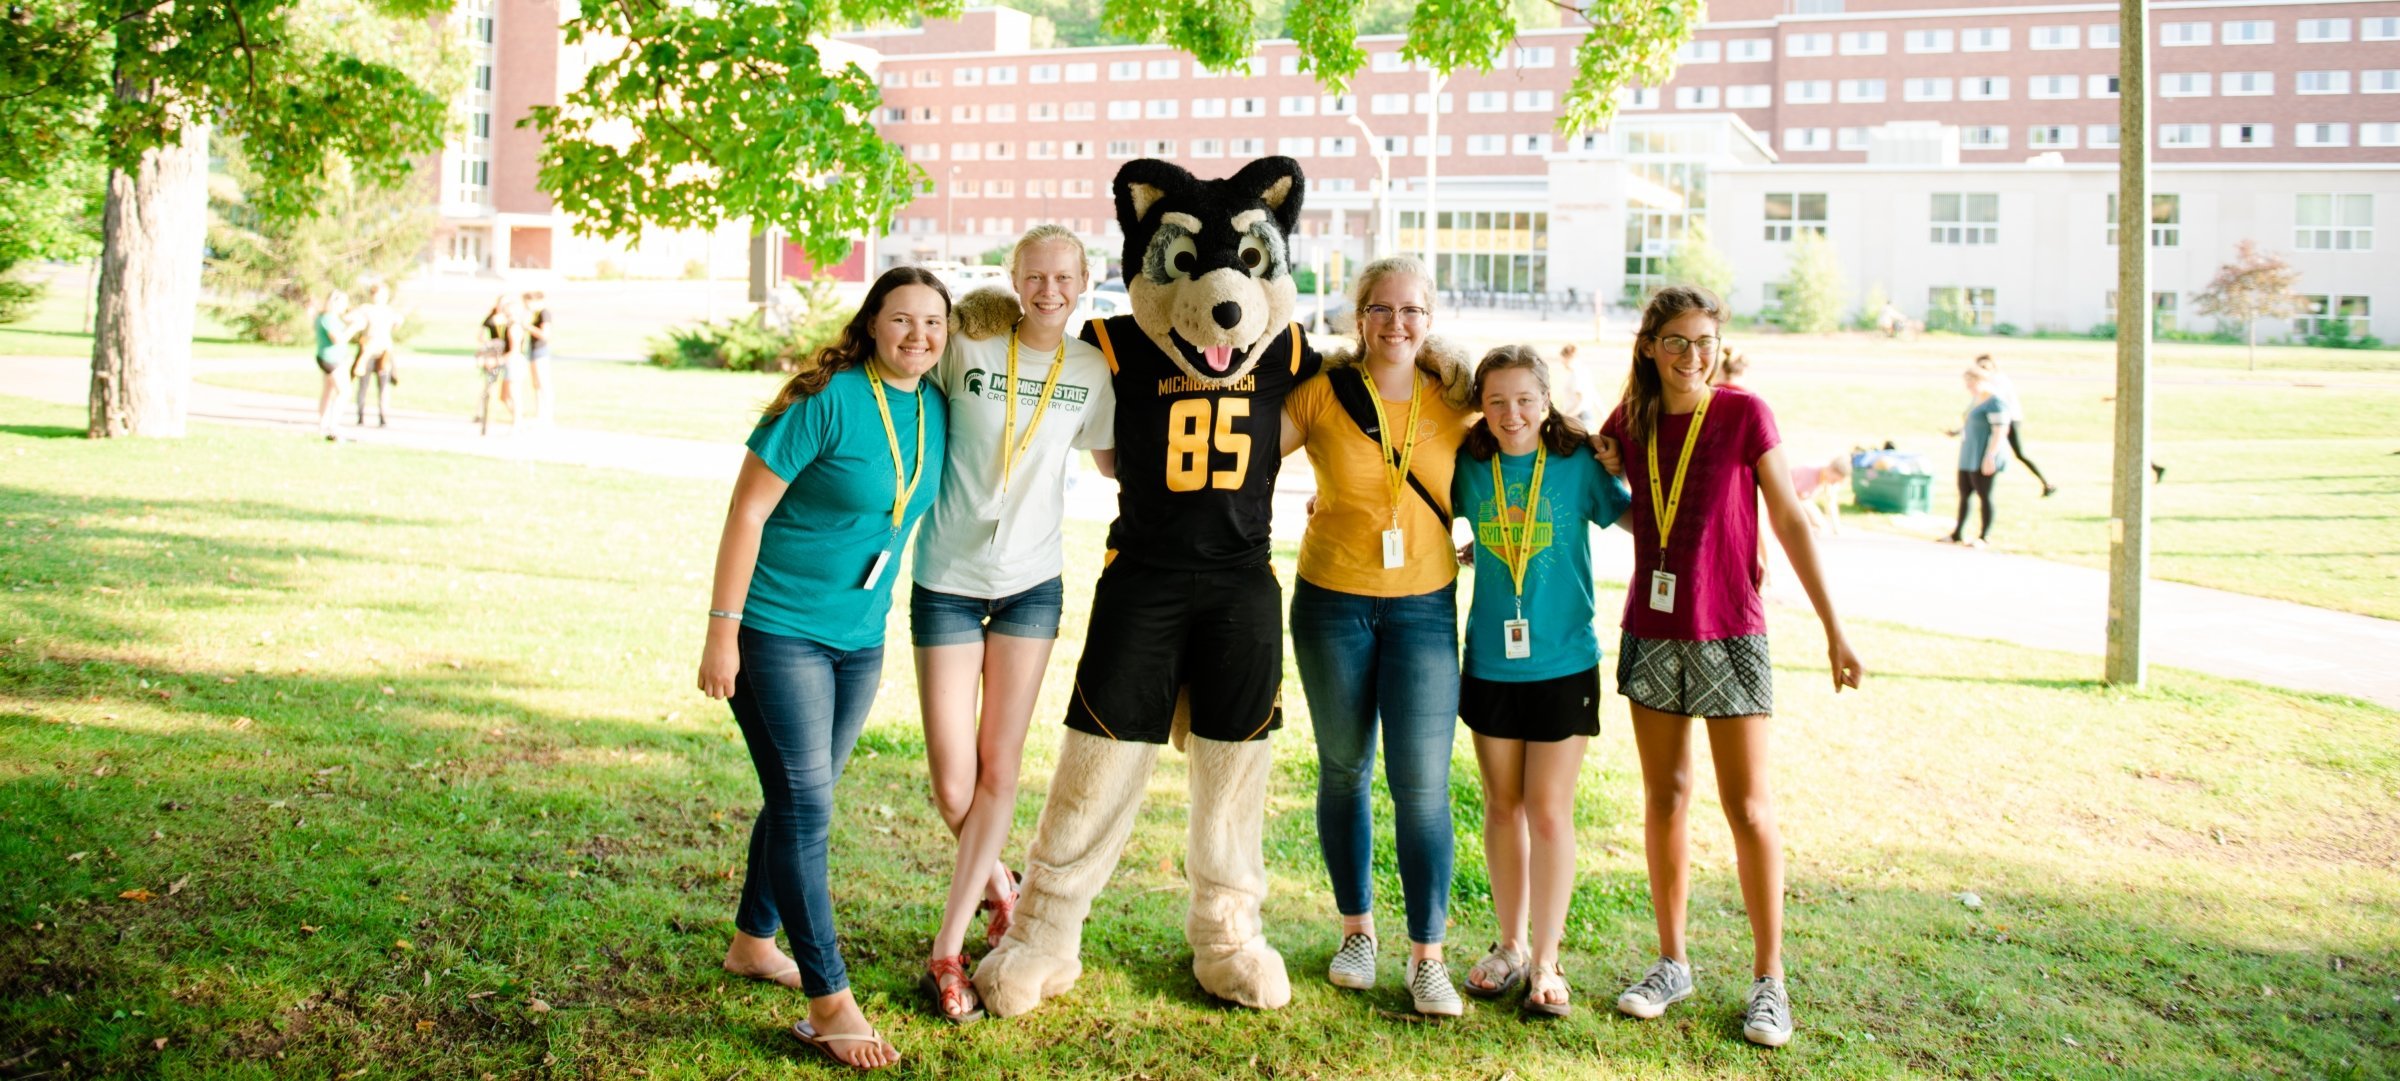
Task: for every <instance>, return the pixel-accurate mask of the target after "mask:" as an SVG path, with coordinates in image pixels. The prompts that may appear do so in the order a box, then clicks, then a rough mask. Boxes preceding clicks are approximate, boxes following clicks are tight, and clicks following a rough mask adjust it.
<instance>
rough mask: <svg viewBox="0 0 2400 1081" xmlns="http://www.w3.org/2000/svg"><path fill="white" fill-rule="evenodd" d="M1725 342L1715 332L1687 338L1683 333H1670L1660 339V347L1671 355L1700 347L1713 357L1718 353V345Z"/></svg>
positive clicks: (1680, 354)
mask: <svg viewBox="0 0 2400 1081" xmlns="http://www.w3.org/2000/svg"><path fill="white" fill-rule="evenodd" d="M1723 344H1725V342H1724V341H1723V340H1722V339H1720V338H1718V337H1717V336H1715V335H1713V334H1711V335H1704V336H1702V337H1698V338H1686V337H1684V336H1683V335H1681V334H1669V335H1667V336H1666V337H1664V338H1660V339H1659V340H1658V347H1659V348H1661V349H1664V350H1666V351H1667V352H1668V353H1669V354H1670V355H1673V356H1682V355H1683V354H1684V352H1685V351H1687V350H1691V349H1698V350H1699V351H1701V352H1703V353H1706V354H1708V355H1710V356H1712V357H1713V356H1715V355H1717V347H1718V346H1721V345H1723Z"/></svg>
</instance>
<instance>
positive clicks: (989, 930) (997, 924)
mask: <svg viewBox="0 0 2400 1081" xmlns="http://www.w3.org/2000/svg"><path fill="white" fill-rule="evenodd" d="M1024 882H1025V876H1023V875H1020V874H1018V873H1016V872H1015V871H1010V872H1009V873H1008V896H1007V898H1005V899H1003V900H998V901H993V900H988V899H987V900H985V901H984V902H983V904H982V905H980V906H978V907H980V908H982V909H983V910H984V911H986V912H989V913H991V914H992V917H991V919H989V920H986V921H984V924H983V944H984V946H985V947H986V948H987V949H996V948H998V947H999V945H1000V937H1001V936H1002V935H1005V934H1007V933H1008V928H1009V925H1010V924H1012V923H1015V922H1016V919H1017V899H1018V898H1019V897H1022V896H1024V890H1023V889H1021V888H1020V887H1022V886H1023V885H1024Z"/></svg>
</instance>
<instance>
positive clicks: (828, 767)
mask: <svg viewBox="0 0 2400 1081" xmlns="http://www.w3.org/2000/svg"><path fill="white" fill-rule="evenodd" d="M741 648H742V669H741V672H740V673H739V674H738V675H737V676H735V677H734V682H733V698H732V699H731V701H730V704H731V705H732V706H733V718H734V720H735V721H737V722H739V723H740V724H741V726H742V739H743V740H744V741H745V742H747V743H749V745H750V763H751V765H753V766H756V767H757V768H758V788H759V792H760V794H761V795H762V796H763V797H764V803H763V805H762V806H761V807H760V808H759V811H758V821H756V822H755V823H753V824H752V825H751V827H750V865H749V867H748V868H747V869H746V871H745V872H744V874H743V876H742V905H741V908H740V909H739V910H737V911H736V912H735V913H734V917H733V925H734V926H735V927H737V928H740V929H741V932H742V933H743V934H746V935H752V936H755V937H758V938H773V937H775V932H776V931H777V930H779V929H783V930H788V931H790V936H789V937H790V938H791V943H792V960H794V961H796V962H798V963H799V965H800V983H801V988H802V990H804V991H806V992H807V993H808V995H809V997H811V998H815V997H817V996H819V995H831V994H836V993H839V992H841V991H843V990H845V989H847V988H848V987H849V986H850V970H849V969H848V968H846V967H844V966H843V964H842V954H841V949H840V947H839V946H838V945H836V943H835V941H834V928H833V893H832V890H831V889H830V887H829V885H828V882H827V877H828V876H827V871H826V860H825V851H826V838H827V836H828V835H829V834H830V833H831V832H832V829H833V785H834V782H836V781H839V780H841V779H842V766H843V764H844V763H846V762H848V761H849V760H850V748H852V747H854V746H856V745H857V744H858V733H859V731H860V730H861V729H863V728H865V727H866V724H867V707H869V706H872V705H874V704H875V688H876V686H877V685H878V684H879V683H880V682H881V681H882V678H883V647H882V646H870V647H868V648H866V649H860V650H852V651H850V652H846V653H845V652H843V651H841V650H837V649H832V648H829V647H826V646H822V645H819V644H817V643H815V642H811V641H809V640H807V639H805V638H790V637H786V636H784V635H780V634H769V633H767V632H765V631H760V630H753V629H751V628H749V627H744V628H742V632H741ZM787 921H788V926H787Z"/></svg>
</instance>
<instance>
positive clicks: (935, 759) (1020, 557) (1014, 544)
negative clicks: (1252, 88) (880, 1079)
mask: <svg viewBox="0 0 2400 1081" xmlns="http://www.w3.org/2000/svg"><path fill="white" fill-rule="evenodd" d="M1008 271H1009V282H1010V285H1011V287H1012V288H1013V289H1014V290H1015V291H1016V294H1017V301H1018V305H1019V307H1020V309H1021V311H1022V312H1023V315H1022V317H1021V318H1020V319H1019V320H1018V322H1017V324H1016V326H1015V328H1014V329H1012V330H1011V331H1010V332H1009V333H1007V334H1004V335H996V336H994V337H991V338H987V339H984V340H981V341H977V340H974V339H971V338H968V337H967V336H966V335H964V334H953V335H951V336H950V343H949V347H948V349H947V351H946V352H945V353H944V354H943V357H942V361H941V363H940V364H939V365H937V366H936V367H935V368H934V372H933V376H932V379H933V381H934V385H935V386H936V387H938V388H939V389H940V390H941V392H942V393H943V394H945V395H947V396H948V398H949V402H950V444H949V445H950V453H949V458H948V461H947V462H945V463H944V465H943V468H942V488H941V495H940V497H939V499H938V501H937V502H936V503H935V504H934V508H933V512H932V513H931V514H929V515H927V516H926V519H925V526H924V528H923V529H921V530H920V531H919V532H918V533H917V553H916V571H915V576H916V583H915V589H914V590H913V591H912V592H911V594H910V597H909V617H910V634H911V637H912V638H913V639H914V640H915V644H916V654H917V688H918V697H919V701H920V703H921V705H922V708H923V712H924V719H925V752H926V753H925V758H926V764H927V766H928V768H929V769H930V770H931V772H932V774H933V802H934V806H935V807H936V808H938V809H939V810H940V811H941V813H942V820H943V821H944V822H945V823H947V824H948V825H949V827H950V831H951V832H952V833H954V834H956V835H957V836H958V860H957V864H956V867H955V869H954V870H953V872H952V877H951V881H950V896H949V901H948V903H947V904H946V905H945V906H944V908H943V910H942V925H941V928H940V930H939V931H938V932H936V934H935V935H934V939H933V953H932V956H931V957H930V958H929V959H928V960H927V961H926V966H925V969H926V971H925V983H926V986H927V989H928V991H930V993H931V994H932V996H933V999H934V1007H935V1009H937V1010H938V1011H940V1013H941V1014H942V1016H943V1017H946V1018H948V1019H950V1020H952V1021H960V1022H963V1021H969V1020H973V1019H975V1018H976V1017H979V1016H981V1015H982V1012H983V1007H982V1004H981V1002H980V1001H978V999H977V998H976V994H975V986H974V984H972V983H971V982H969V981H968V978H967V966H966V948H965V947H966V934H967V925H968V923H969V922H971V921H972V920H973V919H974V917H975V912H976V909H977V902H978V901H981V902H982V906H981V907H983V908H988V909H990V910H991V912H992V917H991V920H990V921H989V923H988V924H987V925H986V926H985V929H984V932H985V935H984V937H985V939H986V941H987V942H998V941H999V940H1000V936H1001V934H1002V933H1003V932H1005V931H1006V930H1007V929H1008V923H1009V919H1010V917H1011V916H1012V915H1013V914H1014V912H1015V909H1016V902H1017V891H1016V876H1015V875H1013V874H1011V873H1010V872H1009V870H1008V868H1007V867H1006V866H1005V865H1003V864H1002V863H1000V861H999V856H1000V850H1001V849H1002V848H1003V847H1005V846H1006V844H1007V842H1008V827H1009V823H1010V822H1011V821H1012V820H1014V819H1015V817H1016V803H1017V766H1018V760H1019V758H1020V757H1021V756H1022V754H1023V752H1024V748H1025V730H1026V726H1027V724H1028V723H1029V722H1030V721H1031V720H1032V717H1033V707H1034V700H1035V699H1036V698H1037V697H1038V696H1039V695H1040V694H1041V689H1042V672H1043V670H1044V669H1045V667H1046V666H1047V665H1048V664H1049V661H1050V647H1051V645H1052V643H1053V642H1055V641H1056V640H1057V638H1058V621H1059V613H1060V609H1061V607H1062V596H1061V589H1060V582H1059V570H1060V562H1061V556H1060V553H1059V520H1060V518H1061V517H1062V515H1063V513H1064V509H1065V503H1066V475H1067V469H1068V467H1069V466H1070V465H1071V464H1072V461H1073V457H1074V452H1075V451H1077V450H1086V451H1090V452H1091V455H1092V462H1093V464H1094V465H1095V466H1097V467H1098V468H1099V470H1100V472H1101V473H1102V474H1103V475H1114V474H1115V472H1116V451H1115V447H1116V398H1115V394H1114V392H1113V391H1112V390H1111V389H1110V387H1109V372H1108V362H1107V360H1106V359H1105V358H1103V357H1102V356H1101V355H1100V351H1099V350H1097V349H1094V348H1092V347H1091V346H1090V345H1087V344H1085V343H1084V342H1082V341H1080V340H1077V339H1075V338H1071V337H1068V336H1067V324H1068V322H1069V320H1070V319H1071V318H1072V317H1073V315H1074V312H1075V302H1076V299H1077V298H1078V297H1079V296H1081V295H1082V293H1083V289H1084V286H1085V284H1086V278H1085V270H1084V248H1083V241H1082V240H1081V239H1080V238H1078V237H1077V236H1076V235H1075V234H1074V233H1072V232H1069V231H1067V230H1066V229H1064V228H1062V227H1060V226H1056V225H1041V226H1036V227H1034V228H1033V229H1032V230H1031V231H1029V232H1027V233H1026V234H1025V235H1024V237H1022V238H1020V239H1019V240H1018V241H1017V244H1016V247H1015V248H1013V249H1012V250H1011V251H1010V252H1009V257H1008ZM978 690H980V692H981V702H980V704H979V703H978V702H977V697H978ZM979 706H980V708H979Z"/></svg>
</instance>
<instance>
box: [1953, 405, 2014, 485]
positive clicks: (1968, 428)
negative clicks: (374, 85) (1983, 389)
mask: <svg viewBox="0 0 2400 1081" xmlns="http://www.w3.org/2000/svg"><path fill="white" fill-rule="evenodd" d="M2006 423H2008V403H2007V402H2005V401H2002V400H2001V399H2000V396H1999V395H1993V396H1992V397H1989V398H1985V399H1984V400H1982V401H1980V402H1977V403H1975V404H1974V405H1972V406H1969V407H1968V408H1967V415H1966V419H1964V420H1962V421H1960V422H1959V426H1958V467H1959V468H1960V469H1963V470H1966V471H1967V472H1970V473H1972V472H1979V471H1981V470H1982V469H1983V453H1984V452H1985V451H1987V450H1990V449H1991V446H1992V429H1994V428H1997V427H1999V426H2000V425H2003V424H2006ZM2007 468H2008V455H2006V454H2000V455H1995V456H1993V458H1992V473H1993V475H1995V476H1997V475H1998V474H1999V473H2000V472H2001V471H2002V470H2004V469H2007Z"/></svg>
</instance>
